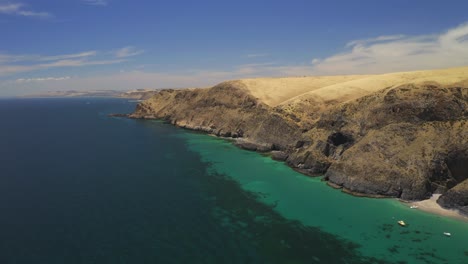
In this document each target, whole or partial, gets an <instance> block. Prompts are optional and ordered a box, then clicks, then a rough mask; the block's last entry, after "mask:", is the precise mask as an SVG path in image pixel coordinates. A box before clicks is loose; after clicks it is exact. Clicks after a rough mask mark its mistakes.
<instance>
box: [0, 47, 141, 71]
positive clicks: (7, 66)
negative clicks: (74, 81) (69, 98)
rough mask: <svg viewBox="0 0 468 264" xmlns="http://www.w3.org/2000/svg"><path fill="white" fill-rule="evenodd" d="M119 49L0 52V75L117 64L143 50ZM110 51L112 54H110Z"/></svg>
mask: <svg viewBox="0 0 468 264" xmlns="http://www.w3.org/2000/svg"><path fill="white" fill-rule="evenodd" d="M119 51H120V53H118V54H115V52H110V51H108V52H98V51H96V50H89V51H83V52H78V53H67V54H59V55H30V54H20V55H12V54H2V53H0V77H1V76H7V75H11V74H17V73H23V72H31V71H37V70H44V69H51V68H63V67H83V66H92V65H109V64H117V63H121V62H124V61H125V60H126V59H125V57H129V56H134V55H137V54H141V53H142V52H143V51H141V50H137V49H136V48H133V47H132V48H131V49H128V48H123V49H120V50H119ZM110 53H111V54H112V56H110V55H109V54H110ZM106 54H107V55H106ZM119 55H120V56H119Z"/></svg>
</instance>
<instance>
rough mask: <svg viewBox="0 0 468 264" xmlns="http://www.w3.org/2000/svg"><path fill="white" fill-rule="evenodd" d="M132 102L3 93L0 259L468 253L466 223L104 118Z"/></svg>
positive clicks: (446, 259)
mask: <svg viewBox="0 0 468 264" xmlns="http://www.w3.org/2000/svg"><path fill="white" fill-rule="evenodd" d="M134 107H135V103H131V102H128V101H127V100H123V99H108V98H100V99H96V98H93V99H91V98H80V99H0V120H1V121H0V122H1V126H0V127H1V129H0V263H1V264H10V263H44V264H54V263H67V264H68V263H70V264H72V263H468V258H467V255H468V246H467V244H466V241H468V240H467V239H468V227H467V224H466V223H464V222H460V221H456V220H452V219H445V218H441V217H437V216H433V215H429V214H426V213H423V212H415V211H414V210H409V209H408V208H406V207H405V206H402V205H400V204H399V203H398V202H396V201H393V200H375V199H360V198H355V197H352V196H349V195H345V194H342V193H340V192H339V191H336V190H333V189H331V188H328V187H327V186H325V185H324V184H323V183H322V182H320V179H311V178H308V177H306V176H303V175H300V174H298V173H296V172H294V171H292V170H291V169H289V168H288V167H286V166H285V165H283V164H282V163H279V162H274V161H272V160H271V159H269V158H268V157H263V156H261V155H259V154H257V153H253V152H246V151H242V150H239V149H237V148H235V147H233V146H232V145H231V144H230V143H229V142H226V141H223V140H219V139H216V138H213V137H210V136H206V135H201V134H196V133H192V132H189V131H185V130H182V129H178V128H175V127H173V126H171V125H168V124H164V123H162V122H158V121H142V120H129V119H124V118H112V117H108V114H109V113H126V112H131V111H132V110H133V109H134ZM392 217H405V219H409V220H410V221H411V225H410V227H412V228H411V229H406V230H402V229H399V227H398V226H397V225H395V221H396V220H395V218H392ZM447 229H450V231H452V232H453V233H454V236H453V237H452V238H449V239H448V238H446V237H443V236H442V235H441V231H442V230H447Z"/></svg>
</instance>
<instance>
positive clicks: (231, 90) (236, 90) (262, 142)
mask: <svg viewBox="0 0 468 264" xmlns="http://www.w3.org/2000/svg"><path fill="white" fill-rule="evenodd" d="M131 117H133V118H149V119H151V118H156V119H165V120H168V121H170V122H171V123H172V124H174V125H177V126H180V127H184V128H190V129H194V130H200V131H205V132H208V133H212V134H215V135H218V136H223V137H232V138H242V139H243V141H245V142H244V143H246V144H244V146H246V147H247V146H250V147H249V148H251V149H257V148H259V147H261V148H262V149H263V150H264V151H268V150H271V149H285V148H286V147H287V146H288V145H290V144H292V143H293V142H294V140H295V138H297V137H298V136H299V134H300V131H299V128H298V127H297V125H296V124H294V123H292V122H289V121H287V120H286V119H284V118H283V117H282V116H281V115H279V114H277V113H275V112H274V111H272V109H271V108H270V107H269V106H268V105H266V104H264V103H262V102H260V101H259V100H258V99H256V98H255V97H253V96H252V95H251V94H250V93H249V92H248V91H247V90H246V88H245V85H244V84H243V83H242V82H238V81H231V82H225V83H221V84H218V85H216V86H214V87H212V88H208V89H190V90H163V91H161V92H160V93H158V94H157V95H156V96H153V97H152V98H151V99H149V100H147V101H145V102H143V103H141V104H139V105H138V106H137V109H136V111H135V113H133V114H132V115H131ZM247 143H250V144H254V143H255V144H256V145H257V146H253V145H248V144H247Z"/></svg>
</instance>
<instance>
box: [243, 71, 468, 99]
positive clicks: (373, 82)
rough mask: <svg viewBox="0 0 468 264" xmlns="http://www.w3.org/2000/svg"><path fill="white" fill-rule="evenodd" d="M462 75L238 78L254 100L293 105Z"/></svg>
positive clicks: (444, 81) (450, 80) (448, 81)
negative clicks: (305, 101)
mask: <svg viewBox="0 0 468 264" xmlns="http://www.w3.org/2000/svg"><path fill="white" fill-rule="evenodd" d="M466 79H468V67H459V68H450V69H442V70H428V71H413V72H397V73H389V74H377V75H341V76H311V77H287V78H256V79H243V80H239V81H238V82H240V84H242V85H243V87H244V88H245V89H246V90H247V91H248V92H249V93H250V94H252V95H253V96H254V97H256V98H257V99H258V100H260V101H261V102H263V103H264V104H266V105H269V106H271V107H275V106H280V105H281V106H286V105H295V104H297V103H300V102H302V101H304V100H314V101H318V102H321V103H326V102H338V103H340V102H345V101H349V100H352V99H355V98H359V97H362V96H364V95H367V94H370V93H372V92H376V91H378V90H381V89H384V88H387V87H390V86H398V85H401V84H406V83H422V82H426V81H432V82H437V83H440V84H442V85H448V84H453V83H457V82H460V81H463V80H466Z"/></svg>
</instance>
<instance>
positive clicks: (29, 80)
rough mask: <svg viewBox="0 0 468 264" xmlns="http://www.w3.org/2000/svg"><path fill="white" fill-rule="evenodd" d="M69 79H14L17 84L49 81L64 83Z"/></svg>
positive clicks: (67, 77)
mask: <svg viewBox="0 0 468 264" xmlns="http://www.w3.org/2000/svg"><path fill="white" fill-rule="evenodd" d="M69 79H71V77H70V76H64V77H41V78H20V79H16V82H17V83H28V82H49V81H65V80H69Z"/></svg>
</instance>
